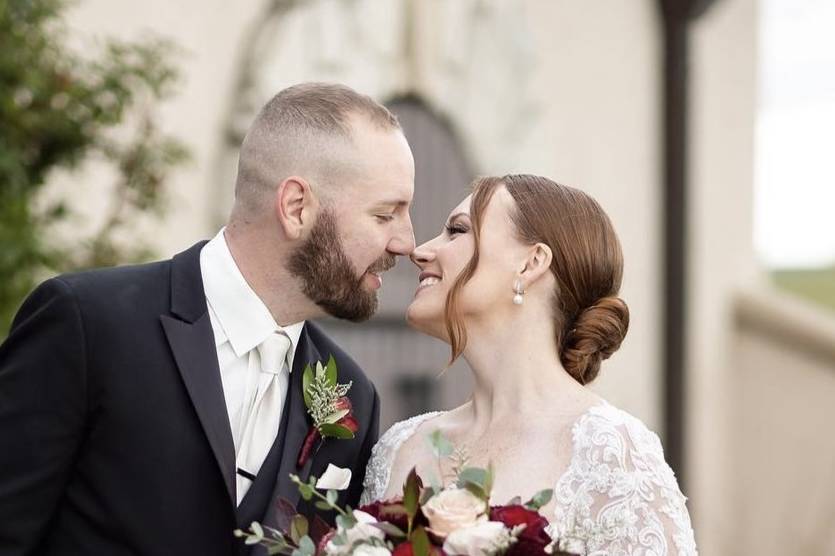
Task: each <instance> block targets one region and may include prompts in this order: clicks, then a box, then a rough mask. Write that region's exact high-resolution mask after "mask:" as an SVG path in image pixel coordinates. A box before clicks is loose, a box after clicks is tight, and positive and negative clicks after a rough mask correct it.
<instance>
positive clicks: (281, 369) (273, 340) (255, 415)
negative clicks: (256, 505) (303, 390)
mask: <svg viewBox="0 0 835 556" xmlns="http://www.w3.org/2000/svg"><path fill="white" fill-rule="evenodd" d="M290 343H291V342H290V338H288V337H287V335H286V334H284V333H282V332H274V333H272V334H270V336H269V337H267V339H266V340H264V341H263V342H262V343H261V344H259V345H258V348H257V359H258V362H257V363H258V364H260V367H261V371H260V373H259V376H258V390H257V392H256V394H255V397H254V399H253V401H252V404H251V405H250V407H249V411H248V412H247V413H246V417H245V419H244V422H243V423H242V425H243V429H244V432H243V435H242V436H241V445H240V449H239V450H238V457H237V462H236V463H237V467H238V473H237V474H236V478H237V492H238V505H240V503H241V501H242V500H243V499H244V495H245V494H246V492H247V491H248V490H249V487H250V486H252V482H253V481H254V480H255V476H256V475H258V471H259V470H260V469H261V464H262V463H264V458H266V457H267V453H268V452H269V451H270V448H272V445H273V443H274V442H275V437H276V435H277V434H278V427H279V424H280V422H281V406H282V403H283V399H284V395H283V394H284V393H285V392H286V391H287V384H288V375H289V367H288V366H287V365H286V359H287V352H288V350H289V349H290ZM253 355H256V354H252V355H250V364H253V363H256V362H255V361H253V360H252V357H253Z"/></svg>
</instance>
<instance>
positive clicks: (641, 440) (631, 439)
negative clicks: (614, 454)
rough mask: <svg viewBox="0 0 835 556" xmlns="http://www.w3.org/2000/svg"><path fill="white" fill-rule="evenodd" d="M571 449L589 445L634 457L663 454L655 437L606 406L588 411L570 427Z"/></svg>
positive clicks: (626, 414) (634, 420) (621, 412)
mask: <svg viewBox="0 0 835 556" xmlns="http://www.w3.org/2000/svg"><path fill="white" fill-rule="evenodd" d="M572 437H573V442H574V449H575V451H577V450H578V449H584V448H589V447H590V446H592V445H597V446H601V445H604V444H607V445H613V444H614V445H617V446H622V447H623V448H629V449H630V451H631V452H633V453H634V454H635V455H640V456H653V457H657V456H660V457H661V458H662V459H663V455H664V450H663V448H662V446H661V440H660V438H659V437H658V435H657V434H656V433H655V432H654V431H653V430H652V429H650V428H649V427H648V426H647V425H646V424H644V422H643V421H641V420H640V419H639V418H638V417H635V416H634V415H632V414H631V413H629V412H627V411H625V410H623V409H620V408H618V407H616V406H614V405H612V404H610V403H608V402H605V401H604V402H601V403H599V404H596V405H594V406H592V407H590V408H589V409H588V410H587V411H586V412H585V413H584V414H583V415H582V416H581V417H580V418H579V419H578V420H577V422H576V423H575V424H574V427H573V430H572Z"/></svg>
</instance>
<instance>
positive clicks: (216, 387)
mask: <svg viewBox="0 0 835 556" xmlns="http://www.w3.org/2000/svg"><path fill="white" fill-rule="evenodd" d="M204 244H205V242H203V243H199V244H197V245H195V246H194V247H192V248H191V249H189V250H188V251H185V252H184V253H180V254H179V255H177V256H176V257H174V259H173V260H172V263H171V312H172V314H173V316H172V315H161V316H160V320H161V322H162V327H163V329H164V330H165V335H166V337H167V338H168V343H169V345H170V346H171V351H172V352H173V354H174V360H175V361H176V363H177V368H178V369H179V371H180V375H181V376H182V379H183V382H184V383H185V386H186V390H187V391H188V395H189V397H190V398H191V403H192V404H193V405H194V409H195V411H196V412H197V417H198V418H199V420H200V424H201V426H202V428H203V432H204V433H205V434H206V438H207V439H208V441H209V445H210V446H211V448H212V453H213V454H214V456H215V459H216V460H217V463H218V466H219V468H220V472H221V474H222V475H223V482H224V484H225V485H226V491H227V493H228V494H229V500H230V502H231V503H232V504H233V505H234V504H235V501H236V497H235V445H234V441H233V440H232V430H231V428H230V426H229V416H228V414H227V411H226V401H225V399H224V396H223V383H222V382H221V380H220V367H219V365H218V361H217V351H216V349H215V343H214V334H213V332H212V325H211V320H210V318H209V314H208V309H207V307H206V296H205V293H204V292H203V279H202V274H201V272H200V250H201V249H202V247H203V245H204Z"/></svg>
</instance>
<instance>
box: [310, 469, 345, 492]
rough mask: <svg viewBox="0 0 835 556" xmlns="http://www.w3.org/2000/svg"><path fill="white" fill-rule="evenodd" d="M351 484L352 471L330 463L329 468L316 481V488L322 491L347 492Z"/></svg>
mask: <svg viewBox="0 0 835 556" xmlns="http://www.w3.org/2000/svg"><path fill="white" fill-rule="evenodd" d="M350 484H351V470H350V469H343V468H341V467H337V466H336V465H334V464H332V463H329V464H328V468H327V469H325V472H324V473H322V476H321V477H319V480H318V481H316V488H318V489H322V490H345V489H346V488H348V485H350Z"/></svg>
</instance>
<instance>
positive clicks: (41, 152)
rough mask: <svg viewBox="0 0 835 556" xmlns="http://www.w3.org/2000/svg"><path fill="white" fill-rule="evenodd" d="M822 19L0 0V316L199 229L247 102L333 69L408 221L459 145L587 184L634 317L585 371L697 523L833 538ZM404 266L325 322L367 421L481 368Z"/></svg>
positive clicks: (573, 2) (833, 23) (834, 416)
mask: <svg viewBox="0 0 835 556" xmlns="http://www.w3.org/2000/svg"><path fill="white" fill-rule="evenodd" d="M833 29H835V1H833V0H618V1H611V0H610V1H602V0H307V1H305V0H238V1H236V2H228V1H224V0H200V1H197V0H145V1H144V2H141V3H140V2H128V1H125V0H79V1H74V2H72V3H66V2H61V1H56V0H29V1H22V0H0V115H1V116H0V118H2V119H0V338H2V337H4V336H5V334H6V332H7V331H8V327H9V325H10V322H11V319H12V317H13V315H14V313H15V311H16V310H17V308H18V307H19V305H20V303H21V301H22V299H23V297H24V296H25V295H26V294H27V293H28V292H29V291H30V290H31V289H32V288H33V286H34V285H35V284H36V283H37V282H39V281H40V280H42V279H44V278H46V277H48V276H50V275H53V274H56V273H59V272H65V271H69V270H73V269H79V268H89V267H94V266H102V265H110V264H120V263H127V262H134V261H142V260H149V259H153V258H168V257H170V256H171V255H173V254H174V253H176V252H179V251H181V250H184V249H186V248H187V247H189V246H191V245H192V244H193V243H194V242H196V241H199V240H201V239H207V238H210V237H211V236H212V235H214V234H215V233H216V231H217V230H218V229H219V227H220V226H221V225H222V224H223V222H224V220H225V218H226V216H227V213H228V210H229V208H230V206H231V202H232V189H233V187H232V184H233V181H234V175H235V164H236V160H237V149H238V146H239V144H240V141H241V139H242V138H243V134H244V132H245V130H246V129H247V127H248V125H249V123H250V121H251V120H252V118H253V117H254V115H255V113H256V112H257V110H258V109H259V107H260V106H261V105H262V104H263V103H264V102H265V101H266V100H267V99H269V98H270V97H271V96H272V95H273V94H274V93H275V92H277V91H278V90H279V89H281V88H283V87H285V86H287V85H290V84H293V83H296V82H299V81H308V80H328V81H340V82H343V83H346V84H348V85H351V86H353V87H355V88H357V89H358V90H360V91H362V92H365V93H368V94H370V95H372V96H374V97H375V98H377V99H378V100H380V101H382V102H384V103H386V104H387V105H388V106H389V107H390V108H391V109H392V110H393V111H394V112H395V113H396V114H397V115H398V116H399V118H400V120H401V122H402V124H403V127H404V129H405V132H406V135H407V136H408V138H409V141H410V143H411V145H412V149H413V151H414V154H415V158H416V164H417V176H416V191H415V203H414V208H413V211H412V214H413V221H414V224H415V232H416V236H417V240H418V241H419V242H420V241H423V240H426V239H428V238H431V237H433V236H434V235H435V234H437V233H438V231H439V230H440V228H441V225H442V223H443V221H444V218H445V217H446V215H447V213H448V211H449V209H450V208H451V207H452V206H454V205H455V204H456V203H457V202H458V201H459V200H460V199H461V198H463V196H464V195H465V194H466V185H467V183H468V182H469V181H470V180H471V179H472V178H473V177H475V176H477V175H483V174H504V173H508V172H528V173H538V174H544V175H546V176H549V177H552V178H554V179H556V180H557V181H559V182H562V183H566V184H569V185H573V186H576V187H580V188H582V189H584V190H585V191H587V192H589V193H590V194H592V195H593V196H594V197H596V198H597V199H598V200H599V201H600V202H601V204H602V205H603V207H604V208H605V209H606V210H607V211H608V213H609V215H610V216H611V218H612V219H613V221H614V224H615V227H616V229H617V230H618V232H619V234H620V238H621V241H622V243H623V247H624V251H625V259H626V274H625V281H624V287H623V292H622V295H623V297H624V298H625V299H626V301H627V302H628V304H629V305H630V308H631V311H632V325H631V330H630V332H629V335H628V337H627V339H626V341H625V343H624V345H623V347H622V349H621V350H620V351H619V352H618V353H617V354H615V356H613V357H612V359H610V360H609V361H608V362H607V363H606V364H604V368H603V371H602V373H601V378H600V379H599V380H598V382H597V383H596V384H595V386H594V387H595V388H596V389H598V390H599V391H600V392H601V393H602V394H603V395H604V396H605V397H607V398H608V399H609V400H610V401H612V402H613V403H614V404H616V405H619V406H621V407H622V408H624V409H626V410H628V411H630V412H631V413H633V414H635V415H637V416H638V417H640V418H641V419H643V420H644V421H645V422H646V423H647V424H648V425H649V426H650V427H652V428H653V429H655V430H657V431H658V432H659V434H661V436H662V440H663V442H664V445H665V449H666V452H667V457H668V459H669V461H670V463H671V464H672V465H673V467H674V469H675V470H676V473H677V475H678V476H679V478H680V480H681V482H682V486H683V489H684V491H685V493H686V494H687V495H688V496H689V497H690V509H691V513H692V516H693V520H694V528H695V530H696V536H697V542H698V544H699V547H700V549H701V552H702V553H703V554H721V555H736V554H759V555H770V554H775V555H776V554H788V553H791V554H804V555H805V554H809V555H812V554H815V555H817V554H835V441H833V438H835V432H833V430H832V429H833V424H835V156H833V155H835V152H833V151H835V33H833V32H832V30H833ZM415 284H416V274H415V271H414V270H413V268H411V265H410V264H408V263H407V262H401V263H400V264H399V265H398V267H397V269H396V270H395V271H393V272H392V273H391V274H390V275H389V276H388V277H387V279H386V285H385V287H384V288H383V294H382V308H381V311H380V313H379V314H378V316H377V317H375V318H374V319H373V320H372V321H371V322H369V323H366V324H363V325H359V326H357V325H344V324H341V323H339V322H335V321H326V322H324V323H323V324H324V326H326V327H327V328H328V330H329V331H331V333H332V334H333V335H334V336H336V337H337V339H338V341H339V342H340V343H341V344H342V345H343V346H344V347H346V348H347V350H348V351H349V352H350V353H351V354H352V355H353V356H354V357H355V359H356V360H357V361H358V362H359V363H360V364H361V365H362V366H363V367H364V368H365V369H366V370H367V372H368V374H370V375H371V376H372V378H373V379H374V380H375V382H376V383H377V385H378V387H379V389H380V391H381V394H382V397H383V425H384V426H387V425H388V424H391V423H392V422H394V421H395V420H397V419H400V418H403V417H405V416H408V415H411V414H414V413H417V412H421V411H424V410H426V409H435V408H445V407H450V406H452V405H455V404H457V403H459V402H461V401H462V399H463V397H464V395H465V393H466V391H467V388H468V385H469V383H468V381H469V377H468V376H467V373H466V370H465V369H463V368H462V367H461V366H460V365H456V366H455V367H453V368H452V369H450V370H449V371H447V372H446V373H445V374H443V375H442V376H440V377H439V371H440V370H441V369H442V368H443V366H444V363H445V361H446V357H447V350H446V346H444V345H443V344H440V343H439V342H436V341H434V340H430V339H427V338H425V337H421V336H419V335H417V334H415V333H413V332H411V331H410V330H409V329H408V328H407V327H406V326H405V324H404V322H403V311H404V308H405V306H406V305H407V304H408V302H409V300H410V298H411V295H412V292H413V291H414V287H415ZM512 340H513V338H512V332H511V331H509V334H508V341H512ZM508 372H513V370H512V369H508Z"/></svg>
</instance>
